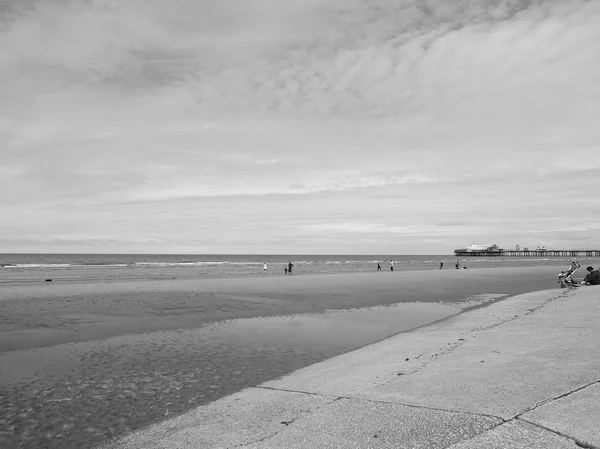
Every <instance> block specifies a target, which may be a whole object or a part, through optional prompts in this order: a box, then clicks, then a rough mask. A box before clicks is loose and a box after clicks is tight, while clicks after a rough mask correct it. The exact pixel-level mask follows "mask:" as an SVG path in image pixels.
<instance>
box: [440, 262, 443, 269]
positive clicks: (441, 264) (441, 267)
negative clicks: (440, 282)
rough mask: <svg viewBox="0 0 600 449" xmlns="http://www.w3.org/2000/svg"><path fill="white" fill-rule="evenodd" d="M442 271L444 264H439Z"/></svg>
mask: <svg viewBox="0 0 600 449" xmlns="http://www.w3.org/2000/svg"><path fill="white" fill-rule="evenodd" d="M443 269H444V262H440V270H443Z"/></svg>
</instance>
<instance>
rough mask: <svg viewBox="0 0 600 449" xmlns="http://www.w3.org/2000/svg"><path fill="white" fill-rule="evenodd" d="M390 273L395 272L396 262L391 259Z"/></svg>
mask: <svg viewBox="0 0 600 449" xmlns="http://www.w3.org/2000/svg"><path fill="white" fill-rule="evenodd" d="M390 271H394V261H393V260H392V259H390Z"/></svg>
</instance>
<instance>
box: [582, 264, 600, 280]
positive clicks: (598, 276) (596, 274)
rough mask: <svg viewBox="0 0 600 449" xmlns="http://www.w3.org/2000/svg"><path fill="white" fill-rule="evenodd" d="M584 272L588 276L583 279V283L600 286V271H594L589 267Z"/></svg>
mask: <svg viewBox="0 0 600 449" xmlns="http://www.w3.org/2000/svg"><path fill="white" fill-rule="evenodd" d="M586 270H587V271H588V274H587V275H586V276H585V278H583V282H584V283H585V284H587V285H600V271H599V270H594V267H592V266H591V265H590V266H589V267H587V268H586Z"/></svg>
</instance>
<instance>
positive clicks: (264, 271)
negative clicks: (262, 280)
mask: <svg viewBox="0 0 600 449" xmlns="http://www.w3.org/2000/svg"><path fill="white" fill-rule="evenodd" d="M266 272H267V264H266V263H265V264H264V265H263V273H266Z"/></svg>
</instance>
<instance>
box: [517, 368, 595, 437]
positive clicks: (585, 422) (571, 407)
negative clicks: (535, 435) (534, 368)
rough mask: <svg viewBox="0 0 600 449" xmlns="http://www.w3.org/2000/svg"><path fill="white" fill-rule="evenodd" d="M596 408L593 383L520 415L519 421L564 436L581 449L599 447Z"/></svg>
mask: <svg viewBox="0 0 600 449" xmlns="http://www.w3.org/2000/svg"><path fill="white" fill-rule="evenodd" d="M598 376H599V377H600V373H599V374H598ZM599 404H600V383H595V384H593V385H591V386H589V387H586V388H584V389H582V390H579V391H577V392H575V393H573V394H570V395H568V396H565V397H563V398H561V399H557V400H555V401H552V402H549V403H547V404H545V405H542V406H540V407H538V408H536V409H535V410H532V411H530V412H527V413H524V414H523V415H521V416H520V419H523V420H525V421H529V422H531V423H534V424H537V425H539V426H542V427H546V428H548V429H551V430H553V431H555V432H557V433H560V434H563V435H567V436H569V437H571V438H573V439H574V440H575V441H577V442H578V443H579V444H580V445H581V446H582V447H600V408H599V407H598V405H599ZM590 424H592V425H590Z"/></svg>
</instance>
